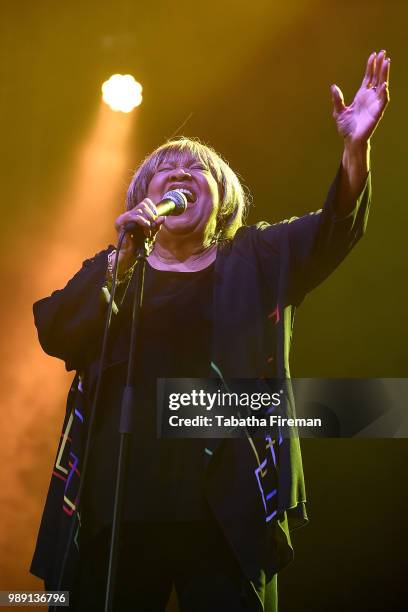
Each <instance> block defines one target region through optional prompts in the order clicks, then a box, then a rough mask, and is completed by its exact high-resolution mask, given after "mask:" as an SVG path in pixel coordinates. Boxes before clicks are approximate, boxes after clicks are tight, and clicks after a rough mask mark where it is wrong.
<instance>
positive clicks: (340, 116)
mask: <svg viewBox="0 0 408 612" xmlns="http://www.w3.org/2000/svg"><path fill="white" fill-rule="evenodd" d="M389 76H390V59H389V58H387V57H386V52H385V51H380V52H379V53H378V55H377V54H376V53H372V54H371V55H370V57H369V58H368V61H367V67H366V71H365V75H364V78H363V81H362V83H361V86H360V88H359V90H358V91H357V93H356V95H355V96H354V100H353V101H352V103H351V104H350V105H349V106H346V105H345V104H344V97H343V94H342V92H341V89H340V88H339V87H338V86H337V85H332V86H331V93H332V101H333V117H334V119H335V121H336V125H337V130H338V132H339V134H340V136H342V138H343V140H344V152H343V158H342V164H341V175H340V182H339V186H338V192H337V198H336V203H335V205H336V214H337V215H338V216H345V215H347V214H349V213H350V212H352V210H353V208H354V206H355V201H356V199H357V197H358V196H359V195H360V193H361V191H362V189H363V186H364V183H365V182H366V178H367V174H368V172H369V170H370V138H371V136H372V135H373V133H374V130H375V129H376V127H377V125H378V124H379V122H380V120H381V117H382V116H383V114H384V111H385V108H386V106H387V104H388V102H389V91H388V84H389Z"/></svg>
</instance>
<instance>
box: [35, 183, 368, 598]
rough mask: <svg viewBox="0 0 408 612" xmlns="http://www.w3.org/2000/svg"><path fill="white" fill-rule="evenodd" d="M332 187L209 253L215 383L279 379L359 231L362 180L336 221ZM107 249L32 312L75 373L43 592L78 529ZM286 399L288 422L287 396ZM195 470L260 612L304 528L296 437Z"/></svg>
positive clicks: (45, 533) (247, 448)
mask: <svg viewBox="0 0 408 612" xmlns="http://www.w3.org/2000/svg"><path fill="white" fill-rule="evenodd" d="M337 184H338V176H337V177H336V179H335V181H334V183H333V185H332V187H331V189H330V191H329V195H328V197H327V200H326V203H325V205H324V207H323V209H322V210H320V211H317V212H315V213H310V214H309V215H305V216H303V217H300V218H292V219H290V220H285V221H283V222H281V223H277V224H274V225H269V224H267V223H263V222H262V223H258V224H257V225H253V226H246V227H242V228H241V229H240V230H238V232H237V233H236V235H235V237H234V239H232V240H230V241H228V242H226V243H224V244H223V245H221V246H220V248H219V250H218V253H217V258H216V265H215V286H214V309H213V316H214V318H213V344H212V346H213V348H212V368H213V371H214V374H216V375H221V376H223V377H224V378H230V377H243V378H264V377H275V376H276V377H280V378H289V377H290V372H289V350H290V343H291V336H292V328H293V317H294V311H295V308H296V306H298V305H299V304H300V303H301V301H302V299H303V298H304V296H305V294H306V293H307V292H308V291H310V290H311V289H313V288H314V287H315V286H316V285H318V284H319V283H320V282H321V281H322V280H324V279H325V278H326V277H327V276H328V275H329V274H330V273H331V272H332V271H333V270H334V269H335V268H336V266H337V265H338V264H339V263H340V262H341V261H342V260H343V259H344V257H345V256H346V255H347V253H348V252H349V251H350V250H351V249H352V247H353V246H354V245H355V244H356V242H357V241H358V240H359V238H360V237H361V236H362V235H363V233H364V231H365V227H366V222H367V215H368V209H369V203H370V194H371V188H370V178H368V180H367V183H366V185H365V187H364V190H363V191H362V193H361V195H360V197H359V199H358V201H357V202H356V205H355V208H354V211H353V212H352V213H351V214H349V215H347V217H343V218H337V217H336V211H335V202H336V189H337ZM112 248H113V247H109V248H108V249H106V250H104V251H102V252H100V253H99V254H97V255H96V256H95V257H93V258H92V259H89V260H87V261H85V262H84V264H83V266H82V268H81V270H80V271H79V272H78V273H77V274H76V275H75V276H74V277H73V278H72V279H71V280H70V281H69V282H68V284H67V285H66V287H65V288H64V289H62V290H59V291H55V292H54V293H53V294H52V295H51V296H50V297H48V298H45V299H43V300H40V301H39V302H37V303H36V304H34V316H35V323H36V326H37V328H38V335H39V339H40V342H41V345H42V347H43V349H44V350H45V351H46V352H47V353H48V354H50V355H53V356H56V357H59V358H60V359H63V360H64V361H65V363H66V367H67V369H68V370H72V369H74V370H76V371H77V375H76V376H75V379H74V382H73V385H72V387H71V390H70V393H69V396H68V403H67V412H66V415H65V419H64V424H63V429H62V435H61V443H60V446H59V449H58V452H57V458H56V463H55V468H54V471H53V475H52V478H51V483H50V488H49V492H48V496H47V501H46V505H45V508H44V513H43V518H42V522H41V526H40V531H39V536H38V541H37V546H36V550H35V553H34V558H33V561H32V565H31V571H32V573H33V574H35V575H37V576H40V577H42V578H44V579H45V581H46V585H47V588H50V589H51V588H57V584H58V576H59V573H60V568H61V562H62V556H63V553H64V550H65V548H66V542H67V534H68V531H69V527H70V525H71V521H73V520H74V521H76V523H77V526H78V531H79V526H80V507H79V508H77V504H76V493H77V490H78V483H79V478H80V470H81V453H82V448H83V439H84V432H85V431H86V427H87V417H88V410H89V395H90V389H91V388H92V385H93V382H94V379H95V374H96V370H97V352H98V350H99V348H100V338H101V332H102V328H103V319H104V314H105V311H106V302H104V301H103V300H102V299H101V289H102V287H103V285H104V283H105V276H106V267H107V256H108V253H109V252H110V250H112ZM121 311H122V312H121ZM126 312H127V309H126V304H125V303H124V304H123V307H122V308H121V309H120V310H119V313H118V315H117V316H116V319H115V321H114V322H113V324H112V327H111V330H110V331H111V342H110V347H109V355H108V360H107V362H106V365H105V367H111V366H112V365H114V364H117V363H120V362H123V361H126V360H127V352H128V329H129V328H128V320H127V319H128V317H127V316H126ZM79 373H80V374H81V378H80V377H79ZM286 392H287V402H288V406H289V409H290V410H291V412H292V413H293V412H294V406H293V397H292V393H291V389H290V385H288V387H287V389H286ZM272 446H273V449H272V448H271V447H272ZM272 451H273V452H272ZM206 462H207V468H206V485H205V490H206V496H207V501H208V503H209V505H210V508H211V509H212V511H213V514H214V517H215V518H216V520H217V521H218V522H219V524H220V526H221V527H222V529H223V531H224V533H225V535H226V537H227V539H228V541H229V543H230V545H231V546H232V548H233V550H234V551H235V553H236V556H237V558H238V560H239V562H240V564H241V567H242V569H243V571H244V573H245V575H246V576H247V577H248V579H249V581H250V584H251V585H252V588H253V591H252V592H253V595H254V597H255V600H256V601H257V602H258V604H259V608H260V609H263V607H264V604H265V603H266V601H267V591H268V589H267V585H268V583H269V582H270V580H271V578H272V576H273V575H274V574H275V573H277V572H278V571H279V570H280V569H281V568H282V567H284V566H285V565H286V564H287V563H288V562H289V561H290V560H291V558H292V555H293V550H292V546H291V542H290V535H289V530H290V529H293V528H295V527H298V526H301V525H302V524H304V523H305V522H306V521H307V515H306V509H305V502H306V495H305V486H304V478H303V469H302V460H301V453H300V445H299V440H298V439H297V438H296V437H295V436H292V437H290V438H285V439H279V440H277V439H274V440H271V439H270V438H268V437H267V436H266V437H265V439H264V440H262V439H251V438H248V439H247V440H243V439H228V440H217V439H214V440H212V441H211V443H210V444H209V448H208V449H207V451H206ZM76 535H78V534H76ZM77 544H78V537H76V538H75V541H74V543H73V544H72V547H71V549H70V553H69V557H68V559H69V562H68V565H67V569H66V572H65V577H64V581H63V584H62V586H63V587H64V588H66V589H69V588H70V586H71V584H72V580H73V576H74V575H75V567H76V562H77V560H78V554H79V550H78V545H77Z"/></svg>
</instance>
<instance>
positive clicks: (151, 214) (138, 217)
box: [115, 198, 157, 232]
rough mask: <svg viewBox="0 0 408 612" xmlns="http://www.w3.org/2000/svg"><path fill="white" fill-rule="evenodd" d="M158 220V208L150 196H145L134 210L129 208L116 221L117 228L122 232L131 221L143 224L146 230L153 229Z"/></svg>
mask: <svg viewBox="0 0 408 612" xmlns="http://www.w3.org/2000/svg"><path fill="white" fill-rule="evenodd" d="M156 221H157V208H156V206H155V205H154V203H153V202H152V200H150V199H149V198H145V199H144V200H142V201H141V202H140V203H139V204H137V205H136V206H135V207H134V208H132V210H129V211H127V212H125V213H123V214H122V215H119V217H118V218H117V219H116V221H115V228H116V230H117V231H118V232H120V231H121V230H122V229H123V227H124V226H125V225H126V224H127V223H130V222H133V223H137V224H138V225H141V226H142V227H143V228H145V229H146V230H150V229H153V228H154V226H155V224H156Z"/></svg>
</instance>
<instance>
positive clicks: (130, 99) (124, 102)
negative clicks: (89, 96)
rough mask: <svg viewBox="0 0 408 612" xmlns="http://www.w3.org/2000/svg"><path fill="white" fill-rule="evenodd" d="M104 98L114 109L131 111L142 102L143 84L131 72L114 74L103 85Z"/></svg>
mask: <svg viewBox="0 0 408 612" xmlns="http://www.w3.org/2000/svg"><path fill="white" fill-rule="evenodd" d="M102 99H103V101H104V102H106V104H107V105H108V106H110V108H111V109H112V110H114V111H121V112H122V113H130V111H132V110H133V109H134V108H135V107H136V106H139V104H141V103H142V86H141V84H140V83H138V82H137V81H136V80H135V79H134V77H132V75H131V74H113V75H112V76H111V77H110V79H108V80H107V81H105V82H104V84H103V85H102Z"/></svg>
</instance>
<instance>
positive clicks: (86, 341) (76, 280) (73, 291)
mask: <svg viewBox="0 0 408 612" xmlns="http://www.w3.org/2000/svg"><path fill="white" fill-rule="evenodd" d="M112 248H113V247H109V248H108V249H106V250H104V251H101V252H100V253H98V254H97V255H95V257H93V258H91V259H87V260H86V261H84V263H83V264H82V268H81V269H80V271H79V272H77V274H75V276H74V277H73V278H72V279H71V280H70V281H69V282H68V283H67V285H66V286H65V287H64V288H63V289H59V290H57V291H54V292H53V293H52V294H51V295H50V296H49V297H46V298H44V299H42V300H39V301H38V302H36V303H35V304H34V306H33V312H34V321H35V325H36V327H37V331H38V338H39V341H40V344H41V346H42V348H43V350H44V351H45V352H46V353H48V355H52V356H53V357H58V358H59V359H62V360H64V361H65V366H66V369H67V370H74V369H75V370H80V369H82V368H83V367H84V365H86V364H87V363H89V360H90V359H91V358H92V356H93V355H96V354H97V352H98V350H99V351H100V348H101V341H102V332H103V326H104V321H105V314H106V310H107V308H106V301H104V300H103V295H102V287H103V286H104V284H105V279H106V268H107V263H108V253H109V252H110V250H111V249H112Z"/></svg>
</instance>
